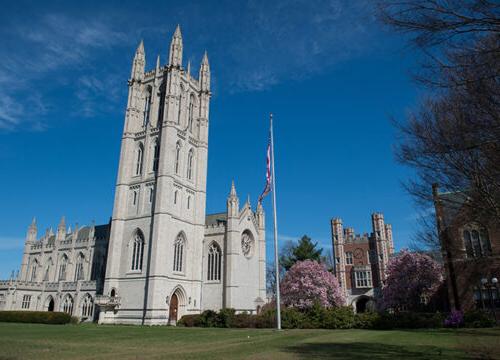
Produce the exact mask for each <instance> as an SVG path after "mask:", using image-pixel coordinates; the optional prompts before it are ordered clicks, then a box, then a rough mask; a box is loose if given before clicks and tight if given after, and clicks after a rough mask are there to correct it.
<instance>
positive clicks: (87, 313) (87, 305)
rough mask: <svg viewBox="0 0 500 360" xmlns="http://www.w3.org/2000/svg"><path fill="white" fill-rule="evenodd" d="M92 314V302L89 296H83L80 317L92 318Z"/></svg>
mask: <svg viewBox="0 0 500 360" xmlns="http://www.w3.org/2000/svg"><path fill="white" fill-rule="evenodd" d="M93 314H94V300H93V299H92V296H90V294H87V295H85V297H84V298H83V302H82V317H92V315H93Z"/></svg>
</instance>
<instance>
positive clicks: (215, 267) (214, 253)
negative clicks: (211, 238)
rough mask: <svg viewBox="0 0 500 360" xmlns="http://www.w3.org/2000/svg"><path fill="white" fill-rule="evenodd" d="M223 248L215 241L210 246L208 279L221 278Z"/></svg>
mask: <svg viewBox="0 0 500 360" xmlns="http://www.w3.org/2000/svg"><path fill="white" fill-rule="evenodd" d="M220 269H221V250H220V247H219V245H217V243H215V242H213V243H212V244H211V245H210V247H209V248H208V274H207V275H208V277H207V279H208V280H220Z"/></svg>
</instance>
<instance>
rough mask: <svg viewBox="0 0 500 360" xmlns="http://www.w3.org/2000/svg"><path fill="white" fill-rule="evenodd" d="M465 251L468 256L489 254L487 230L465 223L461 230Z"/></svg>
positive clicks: (489, 246) (489, 245)
mask: <svg viewBox="0 0 500 360" xmlns="http://www.w3.org/2000/svg"><path fill="white" fill-rule="evenodd" d="M462 236H463V241H464V246H465V252H466V255H467V257H468V258H474V257H476V258H477V257H482V256H488V255H491V243H490V238H489V236H488V231H487V230H486V229H485V228H483V227H480V226H478V225H475V224H472V225H467V226H466V228H465V229H464V230H463V232H462Z"/></svg>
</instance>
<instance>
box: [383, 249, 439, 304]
mask: <svg viewBox="0 0 500 360" xmlns="http://www.w3.org/2000/svg"><path fill="white" fill-rule="evenodd" d="M442 274H443V268H442V266H441V265H440V264H438V263H437V262H436V261H435V260H433V259H432V258H431V257H429V256H428V255H425V254H421V253H417V252H410V251H408V250H402V251H401V252H400V253H399V254H398V255H396V256H394V257H393V258H391V259H390V260H389V262H388V264H387V269H386V281H385V286H384V288H383V289H382V304H381V305H382V308H383V309H390V308H392V309H398V308H401V307H405V308H407V309H408V310H415V309H417V308H418V307H420V306H421V301H422V298H427V299H430V298H431V297H432V296H433V295H434V294H435V293H436V291H437V290H438V288H439V286H440V285H441V283H442V282H443V275H442Z"/></svg>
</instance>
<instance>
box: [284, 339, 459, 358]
mask: <svg viewBox="0 0 500 360" xmlns="http://www.w3.org/2000/svg"><path fill="white" fill-rule="evenodd" d="M286 351H288V352H291V353H294V354H295V355H297V356H298V357H299V358H301V359H311V358H320V359H344V360H347V359H361V360H365V359H366V360H381V359H384V360H385V359H429V360H433V359H441V360H442V359H446V358H449V359H466V358H467V357H466V356H465V354H464V355H462V356H460V355H459V354H457V353H456V352H451V351H450V350H448V349H446V350H444V351H443V349H442V348H439V347H435V346H414V347H411V348H408V347H405V346H398V345H387V344H372V343H361V342H358V343H349V344H331V343H305V344H300V345H295V346H291V347H288V348H287V349H286ZM457 355H458V356H457Z"/></svg>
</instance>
